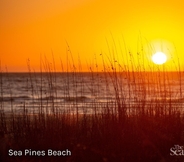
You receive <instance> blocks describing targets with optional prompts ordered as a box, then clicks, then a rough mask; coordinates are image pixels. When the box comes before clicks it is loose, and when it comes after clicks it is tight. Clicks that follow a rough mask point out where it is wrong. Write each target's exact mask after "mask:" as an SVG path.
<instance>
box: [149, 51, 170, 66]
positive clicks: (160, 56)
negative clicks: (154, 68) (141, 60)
mask: <svg viewBox="0 0 184 162" xmlns="http://www.w3.org/2000/svg"><path fill="white" fill-rule="evenodd" d="M152 61H153V62H154V63H155V64H158V65H162V64H164V63H165V62H166V61H167V56H166V54H165V53H163V52H156V53H155V54H154V55H153V56H152Z"/></svg>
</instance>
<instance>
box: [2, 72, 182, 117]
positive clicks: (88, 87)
mask: <svg viewBox="0 0 184 162" xmlns="http://www.w3.org/2000/svg"><path fill="white" fill-rule="evenodd" d="M183 86H184V76H183V73H182V72H180V73H179V72H121V73H118V72H116V73H113V72H111V73H108V72H106V73H102V72H101V73H95V72H89V73H74V72H68V73H1V75H0V106H1V111H2V110H3V111H4V112H6V113H12V111H13V112H14V113H16V114H19V113H21V112H23V111H24V109H25V108H26V111H28V113H30V114H31V113H38V112H39V111H40V108H41V110H42V111H43V112H45V113H52V111H57V112H68V113H69V112H70V113H75V112H76V109H77V112H78V113H87V114H91V113H94V112H95V113H96V112H100V111H101V110H102V109H103V108H104V107H107V105H108V106H109V107H114V106H115V107H116V106H117V105H118V104H120V105H118V106H122V107H126V108H127V109H126V110H127V111H128V110H129V111H130V108H131V109H132V108H137V109H138V107H139V106H136V105H140V104H142V105H143V104H144V105H146V106H147V107H150V106H151V105H155V104H156V105H161V106H162V105H166V107H167V106H168V107H169V106H171V105H172V106H175V107H176V108H179V109H182V108H183V101H184V98H183V94H184V88H183ZM133 105H134V106H133Z"/></svg>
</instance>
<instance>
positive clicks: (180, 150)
mask: <svg viewBox="0 0 184 162" xmlns="http://www.w3.org/2000/svg"><path fill="white" fill-rule="evenodd" d="M170 155H171V156H184V146H180V145H174V147H171V148H170Z"/></svg>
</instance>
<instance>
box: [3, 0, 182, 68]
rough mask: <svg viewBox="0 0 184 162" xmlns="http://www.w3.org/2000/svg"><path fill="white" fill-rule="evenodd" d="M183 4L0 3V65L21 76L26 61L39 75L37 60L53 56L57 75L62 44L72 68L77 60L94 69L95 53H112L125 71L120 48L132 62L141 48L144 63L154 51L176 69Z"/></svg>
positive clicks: (97, 0) (165, 0)
mask: <svg viewBox="0 0 184 162" xmlns="http://www.w3.org/2000/svg"><path fill="white" fill-rule="evenodd" d="M183 5H184V2H182V1H181V0H162V1H160V0H150V1H147V0H123V1H122V0H114V1H105V0H52V1H51V0H32V1H25V0H16V1H15V0H1V1H0V60H1V66H2V68H3V67H4V66H7V67H8V70H9V71H27V63H26V60H27V59H28V58H29V59H30V60H31V67H32V68H34V69H35V70H39V67H40V57H41V56H46V57H47V58H48V60H51V61H52V57H51V56H52V52H53V54H54V58H55V61H56V67H57V69H58V70H59V68H60V59H62V62H63V64H64V66H66V55H67V54H68V55H69V52H68V49H67V43H68V44H69V47H70V50H71V51H72V55H73V58H74V62H76V64H77V63H78V58H79V57H80V60H81V62H82V65H83V66H84V69H83V70H86V69H85V68H86V67H85V64H88V65H89V64H92V63H93V61H94V57H97V58H96V59H97V60H98V62H99V65H100V64H101V63H100V59H101V58H100V54H101V53H102V54H104V55H105V56H109V55H112V53H113V52H114V51H115V54H117V55H118V56H117V57H118V58H119V59H120V60H121V61H120V63H122V64H127V65H128V66H129V65H130V63H129V62H128V61H125V60H126V59H125V56H123V55H126V54H125V51H124V49H125V48H124V43H126V48H127V49H128V50H130V52H131V53H132V55H133V56H135V57H136V58H137V52H139V50H140V49H141V46H142V45H143V47H144V48H145V52H144V54H143V55H145V56H143V57H144V58H146V59H147V63H148V64H151V62H149V61H150V60H149V59H150V56H151V55H152V54H153V53H154V52H156V51H163V52H165V53H166V54H167V55H168V62H167V63H166V65H168V67H170V66H171V63H173V62H174V61H175V62H176V61H177V57H179V60H180V61H181V64H182V63H183V62H184V56H183V53H184V48H183V42H184V30H183V29H184V17H183V15H184V10H183ZM148 44H149V45H148ZM148 46H149V47H150V48H151V50H150V49H147V48H148ZM175 48H176V49H177V51H176V50H175ZM143 57H141V58H143ZM141 58H140V59H141ZM135 62H136V61H135Z"/></svg>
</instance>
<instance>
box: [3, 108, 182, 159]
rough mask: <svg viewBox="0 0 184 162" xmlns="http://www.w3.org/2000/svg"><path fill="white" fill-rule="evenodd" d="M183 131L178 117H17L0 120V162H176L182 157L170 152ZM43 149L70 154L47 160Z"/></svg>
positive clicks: (108, 114) (108, 112)
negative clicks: (19, 152) (26, 153)
mask: <svg viewBox="0 0 184 162" xmlns="http://www.w3.org/2000/svg"><path fill="white" fill-rule="evenodd" d="M1 115H2V114H1ZM183 131H184V121H183V117H182V116H181V114H180V113H179V112H178V113H176V112H172V113H171V114H166V112H164V113H163V114H160V113H159V112H156V113H155V114H154V115H153V114H151V113H150V112H148V111H146V112H144V113H140V114H139V115H138V114H137V115H133V116H126V115H124V114H122V116H120V115H117V114H114V113H113V112H112V111H111V108H106V109H105V112H103V113H101V114H98V115H85V114H83V115H80V116H76V115H71V114H58V115H54V114H52V115H48V116H47V115H42V114H39V115H35V116H30V115H28V114H23V115H22V116H11V117H10V116H9V117H8V119H6V120H3V118H2V116H1V145H2V146H1V158H3V160H4V161H36V160H38V161H45V160H46V159H47V160H49V161H59V160H61V161H80V162H85V161H91V162H93V161H122V162H123V161H153V162H155V161H160V162H163V161H167V162H168V161H172V162H173V161H182V159H183V157H182V156H176V155H175V156H171V153H172V152H171V151H170V149H171V148H173V147H175V145H180V146H182V144H184V138H183V137H184V136H183ZM6 132H9V133H6ZM3 142H4V148H3ZM9 149H12V150H17V151H19V150H22V152H23V153H22V154H23V155H22V156H17V157H16V156H14V157H11V156H8V150H9ZM25 149H31V150H32V151H33V150H37V151H39V150H41V151H42V150H44V151H45V155H44V156H42V155H40V156H38V155H37V156H34V155H29V154H28V155H26V156H24V151H25ZM48 149H52V150H66V149H68V150H70V151H71V153H72V154H71V156H62V157H61V156H60V157H59V156H56V157H54V156H51V157H49V156H47V151H48ZM3 151H4V153H3ZM16 154H17V153H16ZM30 154H31V153H30Z"/></svg>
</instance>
